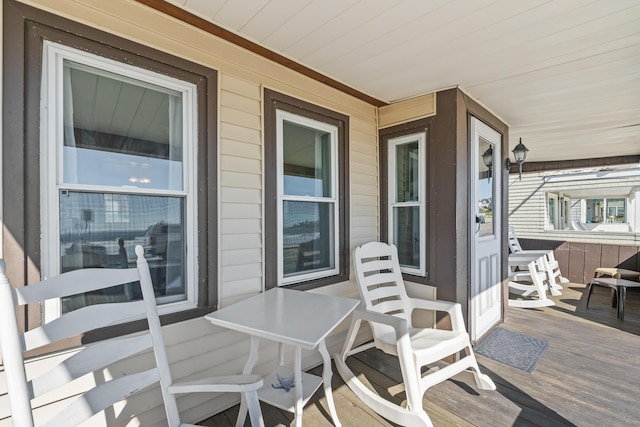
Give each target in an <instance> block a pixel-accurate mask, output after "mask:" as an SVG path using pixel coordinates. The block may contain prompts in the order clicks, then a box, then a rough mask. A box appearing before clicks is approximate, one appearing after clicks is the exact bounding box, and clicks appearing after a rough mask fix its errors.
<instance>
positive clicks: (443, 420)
mask: <svg viewBox="0 0 640 427" xmlns="http://www.w3.org/2000/svg"><path fill="white" fill-rule="evenodd" d="M563 287H564V289H563V291H562V295H560V296H558V297H553V300H554V301H555V302H556V306H553V307H544V308H540V309H523V308H510V309H509V314H508V318H507V320H506V322H505V323H504V324H502V325H501V327H503V328H505V329H509V330H513V331H516V332H521V333H524V334H528V335H532V336H535V337H538V338H543V339H546V340H548V341H549V342H550V346H549V348H548V349H547V351H546V352H545V354H544V356H543V358H542V360H541V361H540V363H539V364H538V366H537V368H536V370H535V371H534V372H533V373H531V374H530V373H527V372H524V371H521V370H519V369H516V368H513V367H510V366H507V365H504V364H502V363H500V362H497V361H494V360H492V359H489V358H487V357H484V356H482V355H478V356H477V357H478V362H479V363H480V365H481V368H482V369H483V371H484V372H485V373H487V374H488V375H489V376H490V377H491V378H492V379H493V380H494V382H495V383H496V385H497V390H496V391H486V390H478V389H477V387H476V386H475V384H474V383H473V382H468V381H466V377H464V379H458V378H454V379H453V380H449V381H445V382H444V383H441V384H438V385H436V386H434V387H433V388H431V389H430V390H428V391H427V393H426V394H425V396H424V400H423V404H424V408H425V410H426V412H427V413H428V414H429V416H430V417H431V420H432V422H433V424H434V426H435V427H445V426H446V427H449V426H461V427H470V426H478V427H484V426H496V427H499V426H509V427H511V426H518V427H529V426H531V427H548V426H551V427H553V426H596V425H606V426H637V425H640V405H638V391H639V390H640V292H638V291H637V290H630V291H629V292H628V293H627V303H626V310H625V319H624V321H619V320H618V319H617V318H616V310H615V309H614V308H612V307H611V304H610V303H611V299H610V294H609V292H608V291H607V290H606V289H604V288H597V289H595V290H594V293H593V295H592V297H591V301H590V304H589V308H588V309H587V308H586V307H585V303H586V295H585V285H581V284H574V283H570V284H565V285H564V286H563ZM348 364H349V366H350V367H351V369H352V370H353V371H354V373H355V374H356V375H358V376H359V377H360V378H362V379H363V381H364V382H365V383H367V384H369V385H370V387H371V388H372V389H373V390H375V391H376V392H378V393H380V394H383V395H385V396H387V397H389V398H390V399H391V400H392V401H394V402H396V403H401V402H403V401H404V399H405V394H404V388H403V386H402V384H399V382H400V378H401V377H400V370H399V365H398V362H397V359H396V358H395V357H392V356H389V355H386V354H384V353H382V352H380V351H378V350H375V349H370V350H367V351H365V352H363V353H360V354H358V355H355V356H353V357H350V358H349V359H348ZM312 372H313V373H315V374H320V373H321V367H317V368H314V369H313V370H312ZM335 372H336V370H335V369H334V376H333V381H332V385H333V390H334V400H335V402H336V407H337V411H338V416H339V417H340V419H341V422H342V424H343V425H344V426H345V427H350V426H394V424H392V423H390V422H388V421H387V420H385V419H383V418H381V417H380V416H378V415H377V414H376V413H374V412H373V411H372V410H371V409H369V408H367V407H366V406H364V404H363V403H362V402H361V401H360V400H359V399H358V398H357V397H356V396H355V395H354V394H353V393H352V392H351V390H350V389H349V388H348V387H347V386H346V385H345V384H344V382H343V381H342V379H341V378H340V376H339V375H337V374H335ZM326 408H327V407H326V401H325V397H324V393H323V392H322V391H319V392H318V393H317V394H316V396H314V398H313V399H312V400H311V401H310V402H309V403H308V404H307V406H306V407H305V412H304V417H303V420H304V425H305V426H330V425H332V424H331V421H330V416H329V415H328V411H327V409H326ZM262 409H263V413H264V417H265V424H266V425H267V426H289V425H293V424H292V421H293V416H292V414H289V413H286V412H283V411H280V410H278V409H275V408H273V407H270V406H269V405H265V404H263V405H262ZM237 410H238V409H237V406H236V407H234V408H231V409H229V410H228V411H226V412H225V413H223V414H219V415H218V416H216V417H214V418H211V419H209V420H207V422H206V423H203V424H202V425H208V426H217V425H220V426H223V425H227V424H226V421H223V420H226V419H229V420H235V415H236V413H237ZM222 416H224V417H225V418H222ZM246 425H249V423H248V422H247V423H246Z"/></svg>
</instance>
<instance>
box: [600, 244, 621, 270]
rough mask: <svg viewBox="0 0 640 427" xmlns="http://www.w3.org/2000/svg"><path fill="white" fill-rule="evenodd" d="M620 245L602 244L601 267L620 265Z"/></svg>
mask: <svg viewBox="0 0 640 427" xmlns="http://www.w3.org/2000/svg"><path fill="white" fill-rule="evenodd" d="M619 252H620V247H619V246H613V245H602V259H601V260H600V267H616V266H617V265H618V253H619Z"/></svg>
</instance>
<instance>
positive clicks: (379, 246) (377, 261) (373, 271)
mask: <svg viewBox="0 0 640 427" xmlns="http://www.w3.org/2000/svg"><path fill="white" fill-rule="evenodd" d="M353 262H354V266H355V271H356V276H357V281H358V285H359V286H358V289H359V291H360V297H361V299H362V302H363V304H364V306H365V308H366V309H367V310H371V311H375V312H378V313H384V314H391V315H394V316H397V317H401V318H403V319H406V320H407V322H408V325H409V327H411V315H410V309H409V306H408V302H409V299H408V296H407V292H406V290H405V287H404V281H403V279H402V272H401V271H400V263H399V261H398V250H397V248H396V247H395V246H394V245H388V244H386V243H381V242H370V243H366V244H364V245H362V246H359V247H357V248H356V250H355V251H354V257H353ZM372 327H373V329H374V331H373V334H374V336H382V335H384V334H387V333H389V332H391V331H392V330H393V329H392V328H391V327H390V326H387V325H382V324H377V323H374V324H372Z"/></svg>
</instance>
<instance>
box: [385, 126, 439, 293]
mask: <svg viewBox="0 0 640 427" xmlns="http://www.w3.org/2000/svg"><path fill="white" fill-rule="evenodd" d="M433 123H434V117H427V118H425V119H420V120H416V121H413V122H408V123H403V124H400V125H396V126H391V127H388V128H384V129H381V130H380V131H379V132H378V139H379V140H380V147H379V153H378V154H379V159H380V241H382V242H386V243H389V210H388V204H389V182H388V178H387V177H388V175H389V140H390V139H394V138H398V137H401V136H407V135H412V134H417V133H426V141H425V142H426V147H425V153H424V155H425V156H427V158H426V162H425V163H426V168H427V170H426V171H425V172H426V173H425V179H426V182H425V183H424V185H425V197H426V200H425V215H426V218H425V225H426V228H425V230H423V236H422V238H423V239H425V242H426V245H425V247H426V249H427V250H426V254H425V256H426V259H424V263H425V276H418V275H415V274H407V273H402V277H403V278H404V279H405V280H407V281H410V282H415V283H424V284H431V283H430V282H429V277H430V274H429V273H430V272H431V271H433V269H432V265H431V260H432V259H433V257H432V256H431V254H432V251H433V247H432V246H431V244H430V240H429V237H430V232H429V229H430V225H431V224H430V222H429V217H430V215H429V212H430V210H431V204H430V203H429V202H430V194H431V191H430V182H431V179H430V172H429V170H430V166H431V165H430V164H429V161H430V160H431V158H432V156H431V155H430V151H431V145H432V144H431V138H432V132H431V129H430V127H431V126H432V125H433Z"/></svg>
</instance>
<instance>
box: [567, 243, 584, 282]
mask: <svg viewBox="0 0 640 427" xmlns="http://www.w3.org/2000/svg"><path fill="white" fill-rule="evenodd" d="M584 247H585V244H584V243H574V242H571V243H569V250H570V252H569V276H568V277H567V278H568V279H569V281H570V282H573V283H584Z"/></svg>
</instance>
